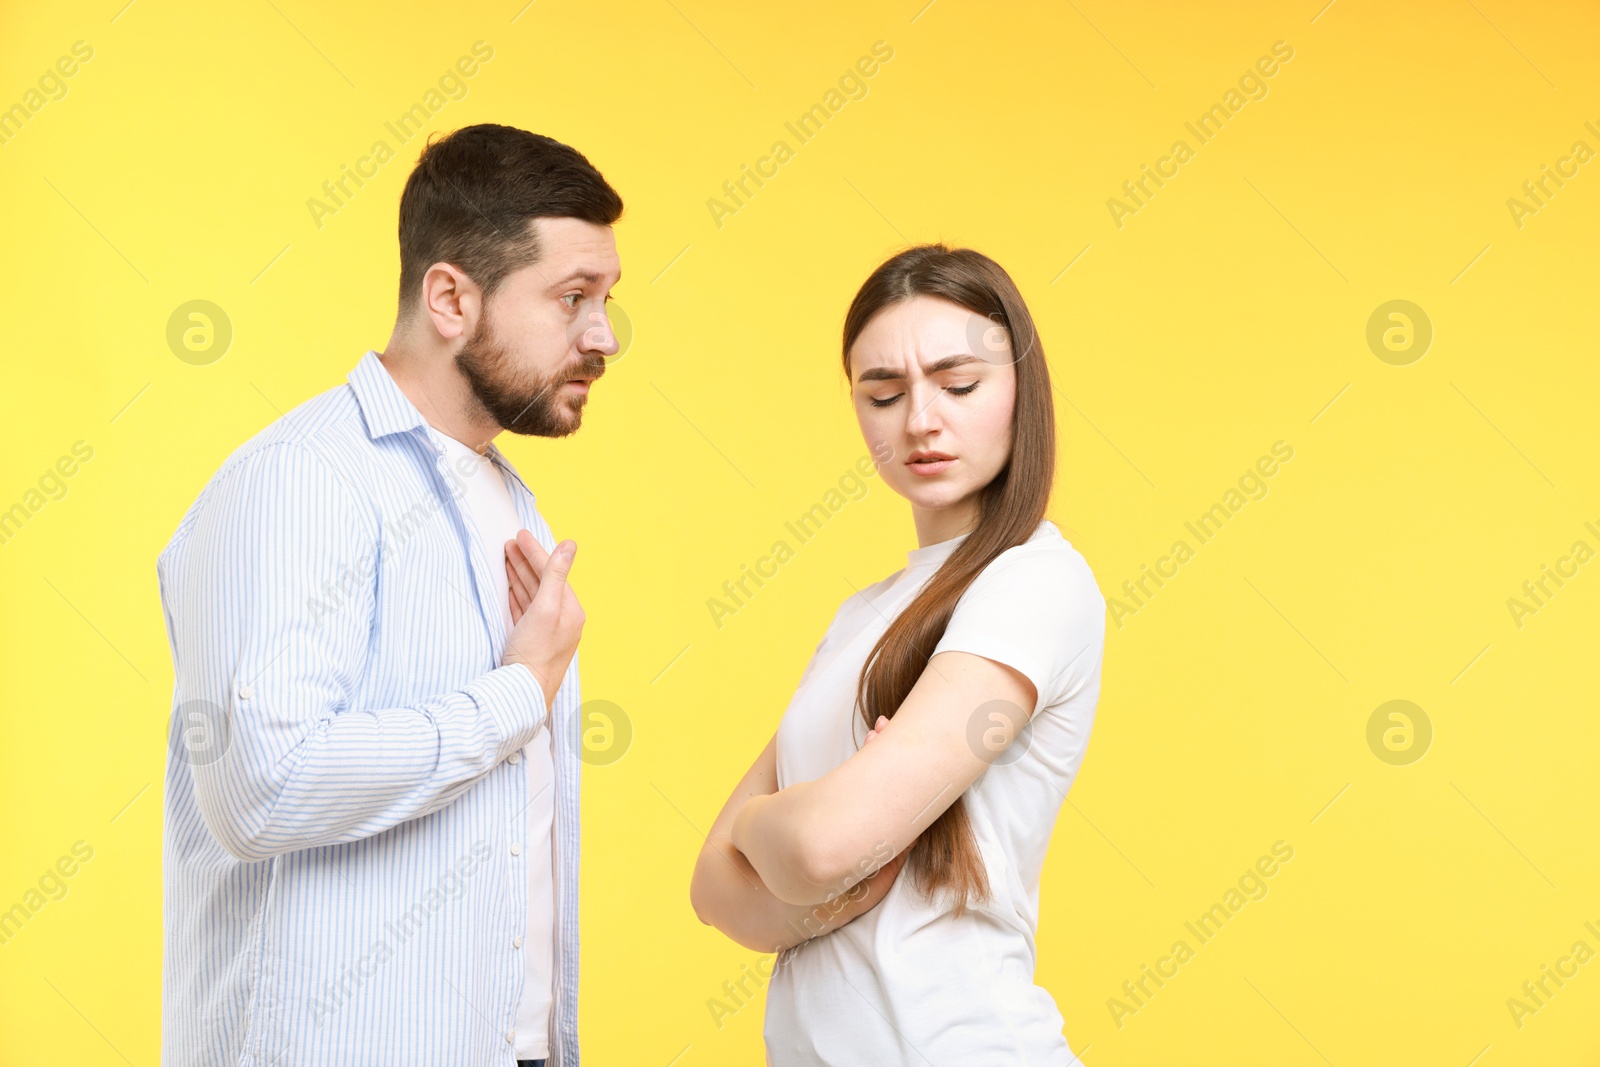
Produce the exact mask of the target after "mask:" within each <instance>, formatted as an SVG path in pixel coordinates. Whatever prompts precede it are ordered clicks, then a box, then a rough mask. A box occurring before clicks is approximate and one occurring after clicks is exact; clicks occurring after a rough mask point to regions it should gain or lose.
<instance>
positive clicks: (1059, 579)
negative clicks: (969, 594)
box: [973, 519, 1105, 610]
mask: <svg viewBox="0 0 1600 1067" xmlns="http://www.w3.org/2000/svg"><path fill="white" fill-rule="evenodd" d="M973 585H974V586H983V587H989V586H1002V585H1003V586H1005V587H1007V588H1009V589H1013V590H1017V591H1024V590H1033V591H1035V592H1036V593H1038V594H1043V595H1046V596H1055V597H1062V596H1064V597H1070V598H1072V599H1082V600H1087V601H1090V602H1098V603H1099V605H1100V607H1101V608H1102V610H1103V609H1104V607H1105V598H1104V596H1103V595H1102V594H1101V592H1100V586H1099V583H1097V582H1096V581H1095V577H1094V571H1093V570H1092V569H1091V568H1090V567H1089V561H1088V560H1086V559H1084V558H1083V553H1081V552H1079V551H1078V549H1077V548H1076V547H1075V546H1074V545H1073V544H1072V542H1071V541H1069V540H1067V539H1066V537H1065V536H1063V535H1062V533H1061V528H1060V527H1058V526H1057V525H1056V524H1055V523H1054V522H1052V521H1050V520H1049V519H1045V520H1043V521H1042V522H1040V523H1039V527H1038V529H1036V530H1035V531H1034V533H1033V536H1032V537H1030V538H1029V539H1028V540H1026V541H1024V542H1022V543H1021V544H1020V545H1013V546H1011V547H1010V548H1008V549H1006V550H1005V551H1004V552H1001V553H1000V554H999V555H998V556H996V557H995V558H994V559H993V560H991V561H990V562H989V564H988V566H986V567H985V568H984V569H983V571H982V572H980V573H979V575H978V577H977V578H976V579H974V581H973Z"/></svg>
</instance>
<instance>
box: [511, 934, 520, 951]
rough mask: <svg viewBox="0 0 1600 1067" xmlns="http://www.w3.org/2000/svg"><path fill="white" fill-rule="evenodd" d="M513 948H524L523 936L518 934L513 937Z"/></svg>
mask: <svg viewBox="0 0 1600 1067" xmlns="http://www.w3.org/2000/svg"><path fill="white" fill-rule="evenodd" d="M511 947H512V948H521V947H522V935H521V934H518V935H517V936H516V937H513V938H512V939H511Z"/></svg>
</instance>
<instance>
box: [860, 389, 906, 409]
mask: <svg viewBox="0 0 1600 1067" xmlns="http://www.w3.org/2000/svg"><path fill="white" fill-rule="evenodd" d="M903 396H905V394H904V393H896V394H894V396H889V397H884V398H883V399H882V400H879V399H878V398H877V397H868V399H869V400H871V401H872V406H873V407H875V408H886V407H888V406H889V405H890V404H893V403H894V402H895V401H896V400H899V399H900V398H901V397H903Z"/></svg>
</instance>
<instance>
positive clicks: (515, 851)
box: [511, 841, 522, 856]
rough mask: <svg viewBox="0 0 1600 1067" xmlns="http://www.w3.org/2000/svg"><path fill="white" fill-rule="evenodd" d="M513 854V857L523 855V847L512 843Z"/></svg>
mask: <svg viewBox="0 0 1600 1067" xmlns="http://www.w3.org/2000/svg"><path fill="white" fill-rule="evenodd" d="M511 854H512V855H513V856H520V855H522V846H521V845H519V844H517V843H516V842H515V841H513V842H511Z"/></svg>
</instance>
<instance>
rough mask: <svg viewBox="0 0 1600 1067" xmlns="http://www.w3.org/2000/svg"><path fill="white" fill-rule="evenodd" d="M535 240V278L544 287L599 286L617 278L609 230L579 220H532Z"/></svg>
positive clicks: (616, 260)
mask: <svg viewBox="0 0 1600 1067" xmlns="http://www.w3.org/2000/svg"><path fill="white" fill-rule="evenodd" d="M533 221H534V226H535V230H534V232H535V234H536V235H537V236H538V239H539V253H540V254H539V261H538V263H536V264H534V266H536V267H537V268H538V274H537V276H538V277H540V278H541V279H543V280H544V282H545V283H546V284H549V285H555V284H560V283H565V282H568V281H587V282H591V283H599V282H602V281H614V280H615V279H616V278H617V277H618V276H619V275H620V274H621V265H620V260H619V258H618V256H617V243H616V239H615V237H614V236H613V235H612V232H611V227H609V226H599V225H595V224H594V223H588V222H584V221H582V220H581V219H567V218H559V219H547V218H540V219H534V220H533Z"/></svg>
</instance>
